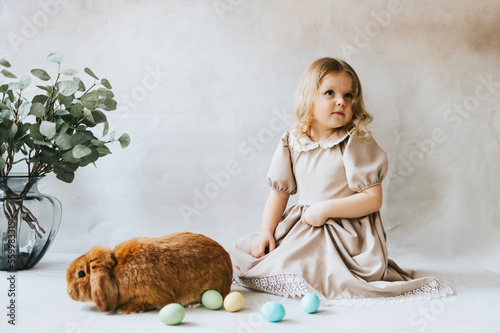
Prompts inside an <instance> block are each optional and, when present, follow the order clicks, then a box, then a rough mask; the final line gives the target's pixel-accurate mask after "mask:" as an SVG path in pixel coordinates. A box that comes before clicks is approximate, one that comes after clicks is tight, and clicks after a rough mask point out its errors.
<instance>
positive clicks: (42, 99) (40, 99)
mask: <svg viewBox="0 0 500 333" xmlns="http://www.w3.org/2000/svg"><path fill="white" fill-rule="evenodd" d="M48 99H49V97H48V96H45V95H36V96H35V97H33V98H32V99H31V103H33V104H35V103H40V104H45V102H47V100H48Z"/></svg>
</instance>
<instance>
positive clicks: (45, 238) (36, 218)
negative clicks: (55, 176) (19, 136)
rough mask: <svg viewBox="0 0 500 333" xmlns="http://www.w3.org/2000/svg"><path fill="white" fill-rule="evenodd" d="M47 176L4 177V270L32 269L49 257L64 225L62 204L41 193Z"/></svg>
mask: <svg viewBox="0 0 500 333" xmlns="http://www.w3.org/2000/svg"><path fill="white" fill-rule="evenodd" d="M43 177H44V176H39V177H28V176H18V175H16V176H5V177H0V237H1V248H0V270H2V271H18V270H23V269H28V268H32V267H33V266H35V265H36V264H37V263H38V262H39V261H40V259H42V257H43V256H44V255H45V253H46V252H47V250H48V248H49V247H50V245H51V243H52V242H53V240H54V238H55V236H56V234H57V231H58V230H59V225H60V223H61V211H62V210H61V203H60V202H59V200H57V199H56V198H54V197H52V196H50V195H46V194H42V193H40V192H39V191H38V182H39V181H40V179H43Z"/></svg>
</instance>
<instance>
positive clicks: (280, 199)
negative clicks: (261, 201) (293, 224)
mask: <svg viewBox="0 0 500 333" xmlns="http://www.w3.org/2000/svg"><path fill="white" fill-rule="evenodd" d="M289 197H290V195H289V194H288V193H284V192H279V191H276V190H271V193H269V196H268V198H267V201H266V204H265V206H264V213H263V214H262V225H261V227H260V234H259V236H258V237H257V238H256V239H255V242H254V244H253V247H252V255H253V256H254V257H255V258H260V257H263V256H264V255H265V254H266V248H267V249H268V250H269V252H271V251H273V250H274V230H275V229H276V226H277V225H278V223H279V222H280V220H281V217H282V216H283V212H284V211H285V208H286V205H287V203H288V198H289Z"/></svg>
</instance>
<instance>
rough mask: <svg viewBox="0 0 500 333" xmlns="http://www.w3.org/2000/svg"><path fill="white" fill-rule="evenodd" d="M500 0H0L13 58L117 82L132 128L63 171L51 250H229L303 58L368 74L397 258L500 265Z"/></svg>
mask: <svg viewBox="0 0 500 333" xmlns="http://www.w3.org/2000/svg"><path fill="white" fill-rule="evenodd" d="M499 14H500V3H499V2H498V1H496V0H482V1H474V2H471V1H466V0H459V1H451V0H441V1H430V0H429V1H414V0H381V1H370V2H366V1H360V0H357V1H352V0H349V1H348V0H332V1H319V0H316V1H269V0H267V1H264V0H256V1H242V0H220V1H204V0H178V1H161V0H148V1H133V0H116V1H84V0H81V1H70V0H64V1H62V0H39V1H17V0H0V31H1V34H0V55H1V54H7V56H8V58H7V59H9V60H10V62H11V63H12V64H13V67H12V71H13V72H15V73H18V74H27V73H29V70H30V69H31V68H35V67H41V68H45V69H46V70H47V71H48V72H49V73H53V72H54V71H56V70H57V69H56V68H55V66H54V65H53V64H52V63H50V62H48V61H46V56H47V55H48V54H49V53H51V52H60V53H63V54H65V56H66V59H65V61H64V63H63V66H64V67H66V68H75V69H77V70H78V71H79V74H80V76H81V77H85V74H84V73H83V68H84V67H90V68H91V69H92V70H93V71H94V72H95V73H96V74H97V75H99V76H101V77H106V78H108V79H109V80H110V82H111V84H112V85H113V91H114V92H115V95H116V97H117V100H118V110H117V111H116V112H115V113H114V114H113V115H111V116H109V117H110V118H111V119H110V122H111V127H112V129H113V130H116V131H117V132H118V133H122V132H127V133H129V134H130V136H131V139H132V143H131V145H130V146H129V147H128V148H127V149H124V150H122V149H121V148H120V147H119V145H118V144H116V145H115V146H114V147H112V151H113V154H112V155H110V156H107V157H105V158H103V159H101V160H99V161H98V162H97V168H94V167H92V166H89V167H87V168H84V169H80V170H79V171H78V172H77V174H76V179H75V181H74V182H73V183H72V184H65V183H62V182H60V181H58V180H57V179H55V177H53V176H50V177H48V178H47V179H46V180H44V181H43V183H42V186H41V189H42V191H43V192H45V193H48V194H52V195H54V196H56V197H58V198H59V199H60V201H61V202H62V204H63V219H62V225H61V228H60V231H59V234H58V236H57V238H56V241H55V243H54V244H53V246H52V248H51V251H52V252H72V253H81V252H85V251H87V250H88V249H89V248H90V247H91V246H93V245H97V244H103V245H109V246H114V245H116V244H117V243H119V242H121V241H124V240H126V239H128V238H131V237H134V236H159V235H163V234H167V233H172V232H176V231H181V230H189V231H194V232H201V233H204V234H206V235H208V236H210V237H213V238H214V239H216V240H218V241H219V242H220V243H221V244H223V245H224V246H225V247H226V248H228V247H229V246H231V244H232V243H233V242H234V241H235V240H236V239H237V238H239V237H240V236H242V235H244V234H247V233H249V232H253V231H257V230H258V229H259V226H260V218H261V213H262V208H263V204H264V201H265V199H266V196H267V193H268V191H269V190H268V187H267V183H266V173H267V168H268V165H269V162H270V159H271V156H272V154H273V151H274V149H275V147H276V145H277V142H278V140H279V138H280V136H281V134H282V133H283V131H284V130H285V129H286V128H288V127H289V125H290V119H291V113H292V98H293V94H294V91H295V87H296V85H297V83H298V81H299V78H300V75H301V74H302V72H303V71H304V69H305V68H306V67H307V66H308V65H309V64H310V63H311V62H312V61H314V60H315V59H317V58H320V57H324V56H333V57H341V58H344V59H345V60H347V61H348V62H349V63H350V64H351V65H352V66H353V67H354V68H355V69H356V71H357V73H358V75H359V76H360V78H361V81H362V84H363V88H364V91H365V101H366V104H367V106H368V109H369V110H370V111H371V113H372V114H373V115H374V117H375V121H374V123H373V124H372V125H371V127H370V129H371V130H372V132H373V134H374V136H375V138H376V139H377V141H378V142H379V144H380V145H381V146H382V147H383V148H384V149H385V150H386V151H387V153H388V155H389V159H390V173H389V175H388V178H387V180H386V181H385V183H384V190H385V198H384V208H383V209H382V217H383V221H384V224H385V226H386V230H387V233H388V239H389V250H390V255H391V257H393V258H394V257H399V258H405V261H403V262H401V263H402V266H403V267H405V266H407V265H406V264H405V263H408V261H409V260H413V259H415V260H421V261H426V260H438V261H453V260H460V261H461V262H470V263H472V262H475V263H480V264H481V265H482V267H484V268H485V269H490V270H495V271H500V266H499V264H498V262H499V261H498V251H499V250H500V247H499V245H498V239H499V236H500V235H499V231H500V227H499V223H498V222H499V221H498V215H499V209H498V202H499V199H500V198H499V190H498V183H499V180H500V177H499V176H498V174H497V172H498V167H499V165H500V157H499V156H500V154H499V142H500V111H499V110H500V98H499V96H500V94H499V92H500V70H499V60H498V58H499V55H500V43H499V37H498V36H499V35H500V15H499Z"/></svg>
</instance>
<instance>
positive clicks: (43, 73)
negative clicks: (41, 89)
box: [31, 68, 50, 81]
mask: <svg viewBox="0 0 500 333" xmlns="http://www.w3.org/2000/svg"><path fill="white" fill-rule="evenodd" d="M31 74H33V75H34V76H36V77H37V78H39V79H40V80H42V81H49V80H50V75H49V73H47V72H46V71H45V70H43V69H41V68H35V69H32V70H31Z"/></svg>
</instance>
